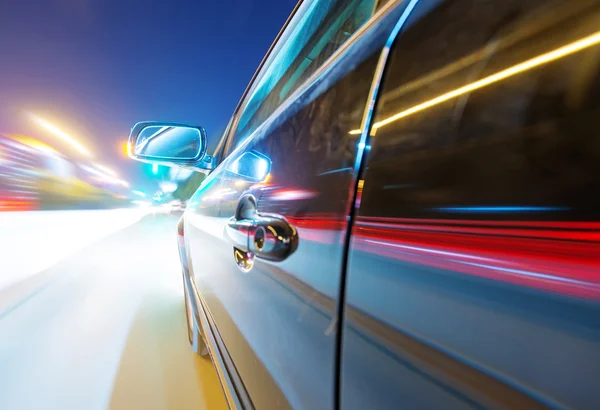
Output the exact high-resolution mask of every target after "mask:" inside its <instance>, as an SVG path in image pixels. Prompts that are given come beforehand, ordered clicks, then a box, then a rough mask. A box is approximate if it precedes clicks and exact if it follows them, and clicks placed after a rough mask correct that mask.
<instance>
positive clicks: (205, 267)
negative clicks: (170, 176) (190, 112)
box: [185, 0, 405, 410]
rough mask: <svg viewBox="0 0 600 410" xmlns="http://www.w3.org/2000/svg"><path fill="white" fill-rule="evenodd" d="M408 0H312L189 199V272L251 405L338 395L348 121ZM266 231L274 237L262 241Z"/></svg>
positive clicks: (364, 102)
mask: <svg viewBox="0 0 600 410" xmlns="http://www.w3.org/2000/svg"><path fill="white" fill-rule="evenodd" d="M403 7H405V3H403V2H387V4H386V5H382V4H381V5H379V6H378V5H377V4H376V2H375V1H369V0H354V1H337V0H335V1H334V0H330V1H320V0H317V1H307V2H304V3H303V4H302V6H301V7H300V8H299V9H298V11H297V12H296V15H295V17H294V18H293V19H292V20H291V22H290V24H288V27H287V28H286V29H285V31H284V32H283V33H282V35H281V37H280V40H279V42H278V44H276V45H275V46H274V47H273V51H272V52H271V55H270V56H269V57H268V58H267V60H266V62H265V64H264V66H263V68H262V69H261V72H260V73H259V74H258V75H257V77H256V79H255V82H254V84H253V85H252V86H251V87H250V88H249V90H248V92H247V94H246V97H245V100H244V102H243V103H242V106H241V109H240V111H239V112H238V113H236V116H235V118H234V122H233V125H232V131H231V134H230V136H229V137H228V142H227V143H226V146H225V159H224V161H223V162H222V163H221V164H219V166H218V167H217V169H216V170H215V171H214V172H213V173H212V174H211V175H210V176H209V177H208V178H207V179H206V180H205V181H204V182H203V184H202V186H201V187H200V188H199V189H198V191H197V192H196V193H195V194H194V196H193V197H192V198H191V200H190V203H189V206H188V210H187V212H186V226H185V232H186V238H187V241H188V247H189V252H190V254H189V257H190V259H191V262H192V270H193V277H194V280H195V282H196V286H197V289H198V291H199V294H200V297H201V298H202V300H203V301H204V303H205V304H206V306H207V307H208V310H209V313H210V315H211V317H212V319H213V320H214V323H215V327H216V329H217V331H218V334H219V335H220V338H221V339H222V341H223V344H224V346H225V354H226V355H227V356H228V357H230V359H231V361H232V362H233V365H234V368H235V371H236V373H237V374H238V376H239V380H240V381H241V383H240V385H241V387H240V386H238V387H237V388H238V389H239V388H241V389H244V391H245V392H246V394H247V396H248V397H249V399H250V401H251V402H252V405H253V406H255V407H257V408H261V409H269V408H288V407H291V408H297V409H311V410H312V409H331V408H333V407H334V403H335V391H336V380H337V379H336V366H337V362H336V357H337V345H338V335H339V332H337V328H338V326H339V322H338V321H337V315H338V308H339V307H338V303H339V297H340V289H341V288H340V283H341V279H342V267H343V263H344V259H345V257H344V255H345V249H344V244H345V243H346V239H347V235H346V233H347V227H348V222H347V215H348V212H349V208H350V203H351V202H350V200H349V198H350V197H351V196H352V194H353V190H352V187H353V186H354V184H355V182H356V179H355V176H356V174H355V162H356V159H357V153H358V152H359V147H358V144H357V142H358V139H359V137H360V135H359V134H360V133H358V134H356V133H354V132H352V131H353V130H356V129H360V127H361V124H362V122H363V117H364V113H365V111H366V109H367V108H368V106H369V101H370V95H371V85H372V79H373V76H374V74H375V72H376V71H377V67H378V60H379V54H380V51H381V50H382V48H383V46H384V44H385V42H386V41H387V39H388V38H389V36H390V33H391V31H392V30H393V28H394V26H395V24H396V22H397V20H398V18H399V17H400V14H401V12H402V9H403ZM374 12H376V14H375V16H374V17H372V18H370V16H371V15H372V14H373V13H374ZM353 33H354V35H353ZM367 111H368V110H367ZM279 229H281V230H279ZM259 230H260V235H262V240H263V241H264V242H263V244H264V246H265V247H266V246H267V245H269V243H270V242H269V241H270V240H272V243H271V245H273V247H274V248H277V249H274V250H272V251H266V250H264V249H263V250H262V251H260V250H259V249H258V248H259V246H258V245H257V244H258V242H259V241H260V240H261V238H259V237H258V236H257V235H259Z"/></svg>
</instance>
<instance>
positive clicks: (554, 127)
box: [361, 0, 600, 217]
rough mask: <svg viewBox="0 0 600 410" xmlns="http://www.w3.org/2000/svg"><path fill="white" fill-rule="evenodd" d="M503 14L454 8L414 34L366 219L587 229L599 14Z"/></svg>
mask: <svg viewBox="0 0 600 410" xmlns="http://www.w3.org/2000/svg"><path fill="white" fill-rule="evenodd" d="M498 4H499V3H498V2H491V1H475V0H462V1H450V2H445V3H442V4H438V5H437V7H436V8H434V9H431V10H430V11H429V12H428V14H426V15H420V16H419V21H413V22H409V24H407V29H406V30H405V31H404V32H403V34H402V35H401V37H400V38H399V41H398V42H397V44H395V46H394V47H395V48H394V50H393V52H392V54H391V56H390V58H391V60H390V67H389V69H388V71H387V74H386V79H385V81H384V86H383V88H382V98H381V102H380V105H379V109H378V114H377V116H376V119H375V124H374V128H375V130H376V132H375V136H374V137H373V142H372V148H371V154H370V156H371V160H370V162H369V168H368V170H367V174H366V178H365V188H364V192H363V203H362V204H361V213H363V214H364V215H379V216H403V217H411V216H412V217H436V215H440V214H441V213H444V212H461V214H462V215H464V214H465V213H467V214H468V213H469V212H470V211H474V212H475V211H478V210H490V211H493V210H496V209H507V210H515V211H519V210H525V211H527V212H529V213H527V214H526V215H534V214H535V213H534V212H533V211H536V210H540V212H541V211H560V212H563V211H564V212H565V213H564V215H567V213H566V212H567V211H569V210H574V209H577V210H578V215H579V216H578V217H583V215H584V214H585V212H586V211H585V210H589V211H590V212H591V211H592V209H593V208H596V209H597V207H598V206H600V137H599V136H598V135H599V134H598V132H597V129H598V127H599V126H600V123H599V121H600V116H599V115H598V114H599V112H600V111H599V110H600V104H599V102H600V100H599V99H598V96H599V92H600V82H599V77H600V31H599V30H600V26H598V23H597V22H598V19H599V18H600V9H599V8H598V2H592V1H588V0H578V1H572V2H568V3H562V4H561V3H560V2H557V3H553V4H552V3H550V2H547V1H538V0H506V1H504V2H502V3H501V4H502V7H499V6H498ZM431 27H440V28H441V29H440V30H439V32H438V33H437V35H432V34H431V30H430V28H431ZM370 196H376V197H377V198H378V200H377V201H368V200H365V199H366V198H368V197H370ZM481 216H482V214H481V212H479V213H477V217H481ZM536 217H539V214H538V215H537V216H536Z"/></svg>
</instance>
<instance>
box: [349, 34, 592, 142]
mask: <svg viewBox="0 0 600 410" xmlns="http://www.w3.org/2000/svg"><path fill="white" fill-rule="evenodd" d="M598 43H600V32H596V33H594V34H592V35H589V36H587V37H584V38H582V39H580V40H577V41H575V42H573V43H570V44H567V45H565V46H563V47H560V48H557V49H555V50H552V51H549V52H547V53H544V54H541V55H539V56H537V57H534V58H532V59H530V60H527V61H524V62H522V63H519V64H516V65H514V66H512V67H509V68H506V69H504V70H502V71H499V72H497V73H495V74H492V75H490V76H487V77H485V78H482V79H481V80H478V81H475V82H472V83H470V84H467V85H464V86H462V87H460V88H457V89H455V90H452V91H449V92H447V93H445V94H442V95H440V96H437V97H435V98H432V99H431V100H428V101H425V102H422V103H420V104H417V105H414V106H412V107H410V108H408V109H406V110H404V111H401V112H399V113H397V114H394V115H392V116H390V117H388V118H386V119H384V120H381V121H378V122H376V123H375V124H373V129H377V128H381V127H383V126H385V125H388V124H390V123H392V122H394V121H397V120H399V119H401V118H404V117H408V116H409V115H412V114H415V113H417V112H419V111H423V110H426V109H428V108H431V107H433V106H435V105H438V104H441V103H443V102H445V101H448V100H451V99H453V98H456V97H458V96H461V95H463V94H467V93H470V92H471V91H475V90H477V89H479V88H483V87H487V86H488V85H491V84H494V83H497V82H499V81H502V80H505V79H507V78H509V77H512V76H514V75H517V74H519V73H522V72H524V71H528V70H531V69H534V68H536V67H539V66H541V65H544V64H547V63H550V62H552V61H554V60H557V59H559V58H562V57H566V56H568V55H570V54H573V53H576V52H578V51H581V50H584V49H586V48H589V47H592V46H594V45H596V44H598ZM349 133H350V134H352V135H357V134H360V130H352V131H350V132H349Z"/></svg>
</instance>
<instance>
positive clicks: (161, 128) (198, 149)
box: [129, 122, 215, 171]
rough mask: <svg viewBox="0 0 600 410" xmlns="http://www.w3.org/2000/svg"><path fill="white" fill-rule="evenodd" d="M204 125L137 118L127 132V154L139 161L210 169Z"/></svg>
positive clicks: (211, 164)
mask: <svg viewBox="0 0 600 410" xmlns="http://www.w3.org/2000/svg"><path fill="white" fill-rule="evenodd" d="M206 147H207V143H206V131H204V128H202V127H199V126H195V125H189V124H181V123H174V122H138V123H137V124H135V126H134V127H133V128H132V129H131V133H130V134H129V156H130V157H131V158H133V159H136V160H138V161H142V162H151V163H157V164H163V165H179V166H187V167H190V168H195V169H197V170H200V171H210V170H212V169H213V168H214V165H215V164H214V159H213V158H212V157H211V156H209V155H206Z"/></svg>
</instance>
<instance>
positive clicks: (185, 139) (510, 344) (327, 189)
mask: <svg viewBox="0 0 600 410" xmlns="http://www.w3.org/2000/svg"><path fill="white" fill-rule="evenodd" d="M599 21H600V2H599V1H592V0H572V1H569V2H564V1H553V0H502V1H499V0H446V1H444V0H419V1H417V0H404V1H400V0H397V1H394V0H388V1H374V0H371V1H369V0H354V1H350V0H344V1H342V0H313V1H309V0H305V1H302V2H300V3H299V4H298V5H297V7H296V8H295V10H294V12H293V13H292V15H291V17H290V18H289V19H288V21H287V22H286V24H285V26H284V27H283V29H282V31H281V32H280V34H279V35H278V37H277V39H276V40H275V42H274V43H273V45H272V46H271V48H270V50H269V51H268V53H267V55H266V57H265V58H264V59H263V61H262V63H261V64H260V66H259V67H258V70H257V72H256V74H255V75H254V77H253V78H252V80H251V82H250V84H249V85H248V87H247V89H246V91H245V92H244V94H243V95H242V97H241V100H240V102H239V104H238V105H237V107H236V108H235V111H234V114H233V116H232V118H231V121H230V123H229V125H228V127H227V130H226V131H225V133H224V135H222V136H221V135H219V136H216V137H217V139H214V138H212V136H211V139H210V140H211V141H212V142H213V143H215V141H218V144H215V145H217V148H216V149H214V150H210V151H209V150H208V148H207V147H208V145H209V136H207V133H206V131H205V130H204V128H202V127H201V126H198V125H194V124H183V123H169V122H140V123H138V124H136V125H135V126H134V127H133V128H132V130H131V133H130V137H129V138H130V139H129V142H130V146H131V147H133V149H132V154H131V156H132V157H133V158H135V159H138V160H140V161H146V162H153V163H158V164H162V165H170V166H174V165H178V166H183V167H188V168H191V169H194V170H196V171H198V172H204V173H206V174H207V177H206V179H205V180H204V181H203V182H202V184H201V186H200V187H199V188H198V190H197V191H196V192H195V193H194V194H193V196H192V197H191V199H190V201H189V204H188V206H187V209H186V210H185V212H184V214H183V216H182V217H181V219H180V220H179V222H178V224H177V231H178V244H179V253H180V259H181V265H182V275H183V288H184V301H185V312H186V315H187V325H188V336H189V340H190V343H191V345H192V347H193V350H194V351H195V352H196V353H198V354H199V355H203V356H206V355H209V356H210V357H211V358H212V360H213V362H214V366H215V368H216V371H217V374H218V376H219V379H220V381H221V384H222V386H223V391H224V392H225V396H226V398H227V401H228V403H229V406H230V407H231V408H244V409H251V408H257V409H285V408H294V409H311V410H313V409H352V410H353V409H357V410H358V409H396V408H411V409H446V410H447V409H463V408H505V409H536V408H578V409H597V408H600V389H598V381H599V380H600V304H599V303H598V302H599V300H600V133H599V132H598V129H599V128H600V122H599V121H600V115H599V114H600V23H598V22H599Z"/></svg>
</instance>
